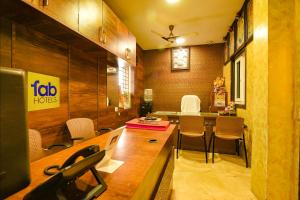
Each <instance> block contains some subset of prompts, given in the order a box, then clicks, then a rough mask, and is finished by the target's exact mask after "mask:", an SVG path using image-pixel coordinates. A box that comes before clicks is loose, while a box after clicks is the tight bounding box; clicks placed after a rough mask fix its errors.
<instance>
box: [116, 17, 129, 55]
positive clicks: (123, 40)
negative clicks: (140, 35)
mask: <svg viewBox="0 0 300 200" xmlns="http://www.w3.org/2000/svg"><path fill="white" fill-rule="evenodd" d="M118 35H119V36H118V38H119V40H118V56H119V57H120V58H122V59H124V60H126V49H127V48H128V29H127V27H126V26H125V24H124V23H123V22H122V21H121V20H119V21H118Z"/></svg>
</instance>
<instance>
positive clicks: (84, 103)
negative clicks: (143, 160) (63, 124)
mask: <svg viewBox="0 0 300 200" xmlns="http://www.w3.org/2000/svg"><path fill="white" fill-rule="evenodd" d="M70 53H71V54H70V91H69V92H70V118H78V117H83V118H90V119H92V120H93V121H94V126H95V129H96V128H97V127H98V125H97V123H98V120H97V118H98V113H97V102H98V100H97V94H98V92H97V89H98V80H97V79H98V60H97V57H94V56H91V55H89V54H86V53H84V52H82V51H80V50H78V49H74V48H71V52H70Z"/></svg>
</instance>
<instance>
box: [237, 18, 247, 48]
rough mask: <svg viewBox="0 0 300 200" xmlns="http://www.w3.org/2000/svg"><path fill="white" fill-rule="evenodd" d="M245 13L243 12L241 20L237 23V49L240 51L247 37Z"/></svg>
mask: <svg viewBox="0 0 300 200" xmlns="http://www.w3.org/2000/svg"><path fill="white" fill-rule="evenodd" d="M244 19H245V18H244V12H242V14H241V16H240V17H239V20H238V21H237V40H236V48H237V49H238V48H239V47H240V46H242V44H244V41H245V39H244V37H245V20H244Z"/></svg>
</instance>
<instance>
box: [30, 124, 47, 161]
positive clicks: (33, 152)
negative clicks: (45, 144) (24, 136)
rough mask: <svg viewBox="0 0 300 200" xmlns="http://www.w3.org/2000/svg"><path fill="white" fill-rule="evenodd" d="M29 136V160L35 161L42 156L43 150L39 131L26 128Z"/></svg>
mask: <svg viewBox="0 0 300 200" xmlns="http://www.w3.org/2000/svg"><path fill="white" fill-rule="evenodd" d="M28 136H29V157H30V161H31V162H32V161H35V160H38V159H40V158H42V157H43V156H44V150H43V148H42V137H41V133H40V132H39V131H37V130H34V129H29V130H28Z"/></svg>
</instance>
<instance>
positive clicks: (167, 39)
mask: <svg viewBox="0 0 300 200" xmlns="http://www.w3.org/2000/svg"><path fill="white" fill-rule="evenodd" d="M161 38H162V39H164V40H166V41H167V42H170V41H169V39H170V38H169V37H164V36H162V37H161Z"/></svg>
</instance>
